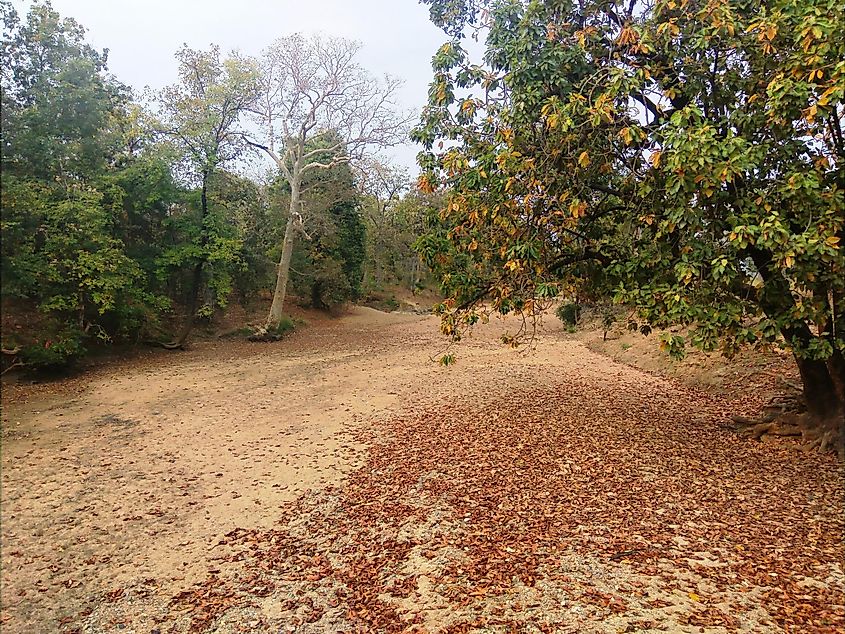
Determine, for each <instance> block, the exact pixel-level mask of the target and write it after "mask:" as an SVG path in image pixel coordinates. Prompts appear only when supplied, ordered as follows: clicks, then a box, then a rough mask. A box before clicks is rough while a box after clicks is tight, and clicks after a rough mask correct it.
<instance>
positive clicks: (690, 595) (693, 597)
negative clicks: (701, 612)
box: [689, 592, 701, 603]
mask: <svg viewBox="0 0 845 634" xmlns="http://www.w3.org/2000/svg"><path fill="white" fill-rule="evenodd" d="M689 598H690V599H692V600H693V601H695V602H696V603H700V602H701V597H700V596H698V595H697V594H696V593H695V592H690V593H689Z"/></svg>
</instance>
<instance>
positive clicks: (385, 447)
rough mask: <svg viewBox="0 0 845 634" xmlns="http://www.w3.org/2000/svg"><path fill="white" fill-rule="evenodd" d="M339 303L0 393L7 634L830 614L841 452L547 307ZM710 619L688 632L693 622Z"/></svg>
mask: <svg viewBox="0 0 845 634" xmlns="http://www.w3.org/2000/svg"><path fill="white" fill-rule="evenodd" d="M436 327H437V324H436V320H434V319H432V318H421V317H416V316H410V315H396V314H391V315H386V314H383V313H378V312H376V311H372V310H369V309H357V310H356V311H355V312H354V313H352V314H351V315H349V316H347V317H345V318H343V319H340V320H334V321H327V322H326V323H323V324H317V325H314V326H312V327H309V328H306V329H305V330H304V331H302V332H301V333H297V334H296V335H295V336H294V337H293V338H292V339H290V340H287V341H283V342H280V343H278V344H273V345H246V344H232V343H230V344H225V345H219V346H209V347H205V348H199V349H197V350H196V351H193V352H189V353H185V354H182V355H178V356H173V357H156V358H155V359H154V360H152V361H150V362H147V363H143V364H126V365H125V366H123V367H112V368H111V369H109V370H104V371H100V372H97V373H94V374H92V375H90V376H89V377H87V378H86V379H85V380H84V382H83V388H84V389H81V390H80V391H79V392H78V393H76V394H74V395H72V396H65V397H62V396H53V397H51V398H46V397H45V398H40V399H38V398H37V399H33V400H30V401H29V402H28V403H27V404H25V405H12V406H10V407H7V408H6V410H5V411H4V413H3V419H4V421H3V425H4V439H3V455H2V518H0V519H2V558H3V562H2V563H3V570H2V581H3V586H2V605H3V616H2V630H3V632H4V633H5V632H53V631H62V632H73V631H78V632H117V631H123V632H145V633H147V632H161V633H164V632H182V631H187V630H189V629H193V630H195V631H201V630H205V629H209V630H211V631H218V632H240V631H243V632H251V631H258V632H274V633H275V632H279V631H283V632H284V631H299V632H323V631H405V630H409V631H413V630H416V631H572V632H625V631H672V632H674V631H690V632H693V631H694V632H699V631H705V632H722V631H735V630H737V629H741V630H744V631H759V632H768V631H772V632H780V631H784V632H786V631H790V632H797V631H801V632H808V631H818V632H830V631H841V628H842V627H843V626H845V613H844V612H843V611H844V610H845V608H843V592H845V577H843V518H842V516H841V508H842V506H841V505H842V503H843V497H842V496H843V493H842V485H843V471H842V468H841V466H839V465H837V464H836V462H835V461H834V460H833V459H832V458H828V457H824V456H805V455H803V454H801V453H797V452H796V451H795V448H794V447H793V446H791V445H789V444H778V445H767V444H760V443H754V442H750V441H747V440H741V439H738V438H736V437H735V436H734V435H733V434H732V433H730V432H728V431H726V430H724V429H723V428H721V427H720V423H722V422H723V420H724V418H725V416H724V413H725V412H726V411H731V410H733V409H735V408H737V407H750V406H752V405H753V400H752V401H747V400H746V401H744V402H743V403H742V404H740V403H736V402H734V403H732V402H727V401H725V400H720V399H718V398H716V397H714V396H712V395H708V394H705V393H704V392H699V391H696V390H695V389H692V388H689V387H682V386H680V385H678V384H675V383H672V382H670V381H668V380H665V379H662V378H659V377H655V376H652V375H647V374H644V373H642V372H640V371H638V370H635V369H632V368H630V367H628V366H624V365H621V364H617V363H615V362H612V361H609V360H608V359H607V358H605V357H602V356H599V355H597V354H595V353H592V352H589V351H588V350H586V349H585V348H584V347H583V346H582V345H581V344H580V343H578V342H575V341H567V340H566V339H565V338H563V337H561V336H559V333H558V332H556V331H555V329H554V328H551V329H550V332H548V333H547V334H546V335H545V337H544V340H543V341H542V343H541V345H540V346H539V348H538V350H537V351H536V352H534V353H532V354H529V355H525V354H520V353H515V352H513V351H511V350H508V349H505V348H502V347H501V346H499V345H497V344H496V343H495V338H496V336H497V335H498V334H500V333H501V331H502V328H503V326H502V325H501V324H495V323H494V324H491V325H490V326H488V327H487V328H485V329H483V330H482V331H480V332H479V333H478V335H477V338H476V339H473V340H469V341H467V342H466V344H465V345H463V346H462V347H461V348H460V349H458V351H457V352H458V355H459V360H458V364H457V365H456V366H453V367H450V368H447V369H440V368H438V367H437V366H436V365H435V364H433V363H432V362H431V361H430V357H431V356H433V355H437V354H438V353H439V352H441V351H442V345H443V344H442V341H441V340H440V339H439V338H438V337H437V334H436ZM702 628H703V629H702Z"/></svg>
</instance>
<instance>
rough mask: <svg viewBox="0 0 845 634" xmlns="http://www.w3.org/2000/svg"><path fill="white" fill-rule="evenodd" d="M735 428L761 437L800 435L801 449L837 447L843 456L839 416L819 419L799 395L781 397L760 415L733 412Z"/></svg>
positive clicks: (818, 449)
mask: <svg viewBox="0 0 845 634" xmlns="http://www.w3.org/2000/svg"><path fill="white" fill-rule="evenodd" d="M732 420H733V421H734V423H735V427H734V429H736V430H737V431H739V433H741V434H743V435H746V436H749V437H751V438H754V439H755V440H762V439H763V437H764V436H782V437H783V436H786V437H796V438H798V437H800V438H801V448H802V449H803V450H804V451H808V452H810V451H819V452H821V453H825V452H828V451H836V452H837V453H838V454H839V457H840V459H842V460H845V435H844V434H843V426H842V421H841V420H835V419H834V420H818V419H816V418H814V417H813V416H811V415H810V414H809V413H807V412H806V407H805V406H804V403H803V401H802V400H801V398H800V397H798V396H787V397H780V398H779V399H776V400H773V401H772V402H771V403H769V405H767V406H766V407H765V408H764V411H763V414H762V415H761V416H760V417H759V418H746V417H744V416H733V417H732Z"/></svg>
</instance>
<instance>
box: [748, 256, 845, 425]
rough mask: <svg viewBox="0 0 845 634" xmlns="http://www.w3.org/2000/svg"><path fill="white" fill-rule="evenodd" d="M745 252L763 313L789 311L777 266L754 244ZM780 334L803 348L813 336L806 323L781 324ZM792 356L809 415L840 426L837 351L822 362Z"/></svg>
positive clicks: (842, 374)
mask: <svg viewBox="0 0 845 634" xmlns="http://www.w3.org/2000/svg"><path fill="white" fill-rule="evenodd" d="M748 253H749V255H750V256H751V259H752V260H753V261H754V266H755V267H757V271H758V272H759V273H760V275H761V277H762V278H763V288H762V289H761V292H760V307H761V308H762V309H763V312H764V313H765V314H766V315H767V316H768V317H769V318H770V319H772V320H777V319H778V318H780V317H782V316H783V315H785V314H789V312H791V311H792V309H793V308H794V307H795V299H794V298H793V297H792V291H791V289H790V288H789V282H788V281H787V280H786V278H784V277H783V275H782V274H781V273H780V271H779V270H778V269H777V267H776V265H775V264H774V262H773V260H772V258H771V256H770V254H768V253H767V252H765V251H763V250H762V249H759V248H756V247H749V249H748ZM781 334H782V335H783V337H784V339H786V341H787V342H788V343H790V345H794V344H795V342H798V343H799V345H800V346H801V347H803V348H804V349H806V348H808V346H809V344H810V342H811V341H812V340H813V339H814V338H815V335H813V332H812V331H811V330H810V326H809V325H808V324H807V323H798V324H793V325H791V326H788V327H784V328H782V329H781ZM794 357H795V362H796V364H797V365H798V372H799V373H800V375H801V385H802V388H803V392H804V400H805V402H806V404H807V411H808V413H809V414H810V416H812V417H813V418H814V419H815V420H816V421H818V422H820V423H824V424H835V425H836V426H837V427H840V428H842V426H843V422H842V419H843V417H845V394H843V386H845V363H843V360H842V355H841V353H839V351H837V350H834V353H833V356H832V357H831V358H830V359H827V360H826V361H825V360H821V359H805V358H801V357H799V356H798V355H797V354H796V355H794Z"/></svg>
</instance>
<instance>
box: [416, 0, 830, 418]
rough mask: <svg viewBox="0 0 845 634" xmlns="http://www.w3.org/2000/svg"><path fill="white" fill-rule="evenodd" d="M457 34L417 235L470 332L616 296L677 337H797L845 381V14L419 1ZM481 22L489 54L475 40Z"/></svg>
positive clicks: (424, 159) (734, 345) (795, 8)
mask: <svg viewBox="0 0 845 634" xmlns="http://www.w3.org/2000/svg"><path fill="white" fill-rule="evenodd" d="M426 4H428V5H430V7H431V16H432V19H433V20H434V21H435V22H436V23H437V24H438V25H440V26H442V27H443V28H444V29H445V30H446V32H447V33H448V34H449V35H450V36H451V39H450V40H449V41H448V42H447V43H446V44H444V45H443V46H442V47H441V48H440V50H439V51H438V52H437V54H436V55H435V57H434V59H433V69H434V79H433V82H432V84H431V89H430V93H429V105H428V106H427V107H426V109H425V112H424V114H423V118H422V121H421V123H420V124H419V126H418V127H417V128H416V130H415V131H414V138H416V139H417V140H418V141H420V142H422V143H423V144H424V145H425V146H426V148H427V151H426V152H424V153H423V154H421V157H420V161H421V165H422V166H423V167H424V168H425V169H426V172H425V174H424V175H423V176H422V178H421V184H422V186H423V187H425V188H428V189H436V188H443V189H444V190H445V191H446V193H447V198H446V202H445V206H444V209H443V210H442V212H441V214H440V225H441V226H440V228H439V230H438V231H437V232H434V233H432V234H431V235H430V236H429V238H428V239H426V240H423V241H422V243H421V245H422V253H423V255H424V256H425V257H426V259H427V261H428V262H429V264H430V265H431V266H432V267H434V268H436V269H437V270H439V272H440V278H441V281H442V283H443V287H444V290H445V291H446V293H447V294H448V299H447V300H446V302H445V303H444V304H443V305H442V306H441V307H440V312H441V313H442V315H443V328H444V331H445V332H446V333H447V334H452V335H457V336H459V334H460V331H461V329H462V327H465V326H467V325H469V324H472V323H474V321H475V320H476V319H477V318H478V308H479V307H480V306H481V303H482V302H483V301H484V300H487V299H489V300H490V305H491V306H492V308H493V309H494V310H497V311H499V312H502V313H507V312H512V311H516V312H519V313H522V314H524V315H526V316H528V317H531V316H533V315H535V314H536V313H537V311H538V310H539V309H540V307H541V305H542V304H543V302H544V300H546V301H547V300H549V299H550V298H554V297H558V296H560V295H562V294H566V293H569V292H572V291H573V290H574V289H584V290H585V291H586V292H593V293H600V294H605V295H607V294H612V295H613V297H615V299H616V300H617V301H619V302H622V303H626V304H629V305H631V306H633V307H635V309H636V310H637V312H638V314H639V319H640V320H642V321H643V322H644V323H645V324H648V325H650V326H656V327H666V326H669V325H676V324H680V325H684V326H686V327H687V328H688V329H687V330H686V334H682V333H675V334H673V333H668V332H667V333H666V334H665V335H664V345H665V346H666V347H667V348H668V349H669V350H670V351H671V352H673V353H675V354H683V349H684V345H685V344H692V345H694V346H698V347H700V348H703V349H705V350H713V349H721V350H722V351H723V352H725V353H726V354H729V355H730V354H732V353H734V352H735V351H736V350H737V349H738V348H739V347H741V346H744V345H749V344H750V345H757V346H770V345H782V346H785V347H788V348H789V349H790V350H792V351H793V352H794V354H795V356H796V359H797V361H798V365H799V369H800V370H801V374H802V378H803V380H804V387H805V394H806V396H807V400H808V405H809V406H810V408H811V409H812V410H813V411H814V412H815V413H817V414H818V415H819V416H822V417H830V416H835V415H837V414H838V413H840V412H841V411H842V406H843V389H845V362H843V350H845V331H843V328H842V324H843V317H845V308H843V300H845V254H843V250H842V244H841V243H842V241H843V231H845V194H844V193H843V190H844V189H845V170H843V160H845V145H843V132H842V128H843V116H845V110H843V92H844V91H845V37H843V34H845V29H843V18H842V15H841V11H840V10H839V9H841V7H837V5H836V3H835V2H832V1H829V0H811V1H810V2H797V1H795V0H777V1H774V2H769V1H760V0H752V1H746V0H721V1H717V2H714V1H706V2H705V1H703V0H702V1H695V0H660V1H658V2H655V3H637V2H621V1H611V2H604V1H603V2H590V1H587V2H571V1H553V2H539V1H532V2H517V1H511V0H504V1H490V2H473V1H471V0H469V1H464V0H460V1H455V0H426ZM471 33H482V34H485V35H486V39H485V52H484V59H483V60H477V61H473V60H471V59H470V58H469V55H468V53H467V49H466V48H465V47H464V46H463V44H462V42H463V38H464V37H465V36H466V35H468V34H471Z"/></svg>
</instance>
